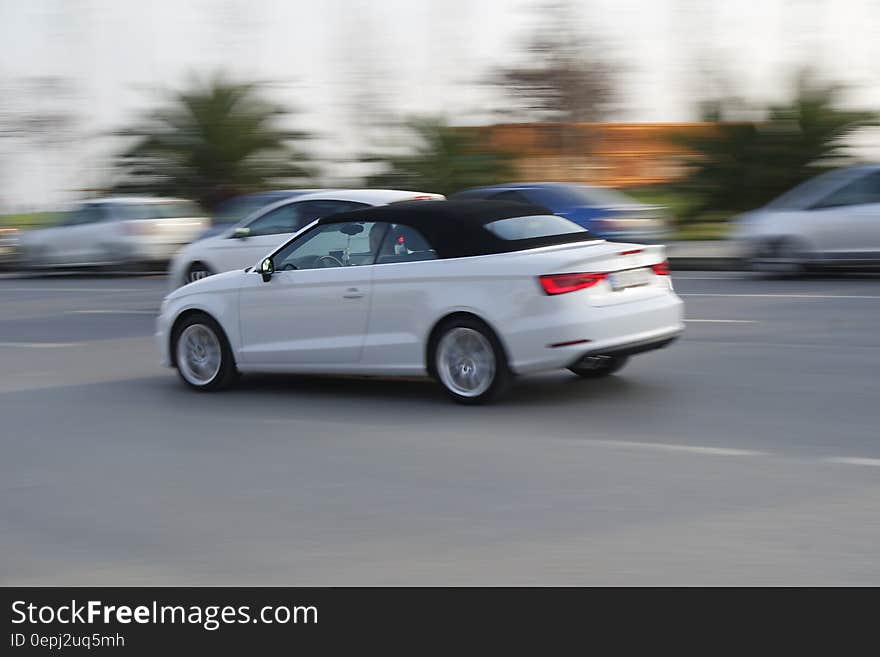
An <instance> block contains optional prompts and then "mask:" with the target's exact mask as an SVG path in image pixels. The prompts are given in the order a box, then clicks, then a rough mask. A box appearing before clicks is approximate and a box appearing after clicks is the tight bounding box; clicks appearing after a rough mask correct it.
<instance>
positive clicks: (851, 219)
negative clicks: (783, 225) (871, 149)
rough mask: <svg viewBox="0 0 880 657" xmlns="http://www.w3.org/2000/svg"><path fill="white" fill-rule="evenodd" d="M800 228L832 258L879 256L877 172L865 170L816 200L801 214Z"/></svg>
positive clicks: (879, 175)
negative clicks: (807, 232) (862, 173)
mask: <svg viewBox="0 0 880 657" xmlns="http://www.w3.org/2000/svg"><path fill="white" fill-rule="evenodd" d="M803 214H804V217H803V224H802V227H803V230H805V231H809V233H810V235H809V237H812V238H813V242H814V243H815V244H816V247H817V248H818V249H819V250H821V251H823V252H824V253H825V254H826V255H827V256H828V257H830V258H832V259H835V260H861V259H869V258H870V259H873V258H876V257H877V256H878V255H880V171H874V172H870V173H867V174H866V175H863V176H860V177H858V178H857V179H856V180H853V181H851V182H849V183H848V184H846V185H844V186H843V187H841V188H840V189H837V190H836V191H834V192H832V193H830V194H828V195H827V196H826V197H824V198H822V199H821V200H820V201H818V202H817V203H816V204H815V205H814V206H813V207H812V208H811V209H810V210H809V211H808V212H806V213H803Z"/></svg>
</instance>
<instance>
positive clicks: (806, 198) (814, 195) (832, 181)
mask: <svg viewBox="0 0 880 657" xmlns="http://www.w3.org/2000/svg"><path fill="white" fill-rule="evenodd" d="M852 177H853V171H852V169H836V170H834V171H829V172H828V173H823V174H822V175H820V176H816V177H815V178H810V179H809V180H807V181H805V182H802V183H801V184H800V185H797V186H796V187H793V188H792V189H790V190H788V191H787V192H785V193H784V194H782V195H781V196H778V197H776V198H775V199H774V200H772V201H770V202H769V203H768V204H767V205H766V206H765V207H766V208H768V209H770V210H802V209H804V208H807V207H809V206H811V205H813V204H814V203H816V202H817V201H819V200H820V199H821V198H822V197H824V196H825V195H826V194H828V193H830V192H832V191H834V190H836V189H837V188H839V187H840V186H841V185H843V184H844V183H846V182H847V181H848V180H849V179H850V178H852Z"/></svg>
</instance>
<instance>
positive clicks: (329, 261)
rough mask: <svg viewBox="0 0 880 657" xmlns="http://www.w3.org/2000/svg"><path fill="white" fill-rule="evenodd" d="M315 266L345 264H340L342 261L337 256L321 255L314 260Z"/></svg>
mask: <svg viewBox="0 0 880 657" xmlns="http://www.w3.org/2000/svg"><path fill="white" fill-rule="evenodd" d="M315 266H316V267H345V265H344V264H342V261H341V260H340V259H339V258H337V257H335V256H332V255H325V256H321V257H320V258H318V259H317V260H315Z"/></svg>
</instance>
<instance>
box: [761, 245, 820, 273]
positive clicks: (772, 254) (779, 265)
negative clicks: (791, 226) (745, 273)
mask: <svg viewBox="0 0 880 657" xmlns="http://www.w3.org/2000/svg"><path fill="white" fill-rule="evenodd" d="M750 264H751V269H752V270H753V271H756V272H761V273H764V274H781V275H783V276H785V275H789V276H793V275H796V274H801V273H803V272H804V271H805V270H806V266H805V262H804V256H803V248H802V247H801V245H800V244H799V243H798V242H797V240H794V239H791V238H781V239H777V240H773V241H772V242H764V243H763V244H761V245H760V246H759V247H758V249H757V252H756V253H755V254H754V255H753V256H752V259H751V262H750Z"/></svg>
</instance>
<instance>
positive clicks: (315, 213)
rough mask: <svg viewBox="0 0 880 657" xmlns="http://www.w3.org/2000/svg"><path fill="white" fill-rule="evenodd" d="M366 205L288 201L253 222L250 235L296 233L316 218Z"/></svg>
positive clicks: (347, 202)
mask: <svg viewBox="0 0 880 657" xmlns="http://www.w3.org/2000/svg"><path fill="white" fill-rule="evenodd" d="M362 207H366V203H356V202H354V201H333V200H314V201H300V202H298V203H288V204H287V205H283V206H281V207H280V208H276V209H274V210H272V211H271V212H267V213H266V214H264V215H263V216H262V217H260V218H259V219H256V220H255V221H253V222H251V223H250V225H249V226H248V228H250V233H249V235H252V236H253V235H277V234H279V233H295V232H296V231H298V230H299V229H300V228H302V227H303V226H307V225H308V224H310V223H312V222H313V221H314V220H315V219H320V218H321V217H326V216H329V215H331V214H336V213H337V212H346V211H348V210H355V209H357V208H362Z"/></svg>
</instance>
